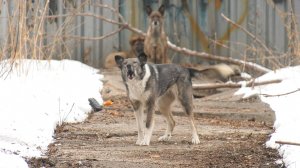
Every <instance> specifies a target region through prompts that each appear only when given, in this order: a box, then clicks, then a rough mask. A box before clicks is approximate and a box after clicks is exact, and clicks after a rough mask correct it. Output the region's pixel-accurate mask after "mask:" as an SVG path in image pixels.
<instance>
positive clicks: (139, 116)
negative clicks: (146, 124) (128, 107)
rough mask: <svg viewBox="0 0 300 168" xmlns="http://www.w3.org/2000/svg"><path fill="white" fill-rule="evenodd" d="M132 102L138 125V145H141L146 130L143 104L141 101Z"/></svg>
mask: <svg viewBox="0 0 300 168" xmlns="http://www.w3.org/2000/svg"><path fill="white" fill-rule="evenodd" d="M131 104H132V106H133V109H134V114H135V119H136V123H137V127H138V139H137V141H136V144H137V145H140V144H141V142H142V140H143V139H144V130H143V120H144V112H143V110H142V104H141V102H140V101H131Z"/></svg>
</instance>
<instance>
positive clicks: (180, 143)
mask: <svg viewBox="0 0 300 168" xmlns="http://www.w3.org/2000/svg"><path fill="white" fill-rule="evenodd" d="M108 78H109V75H108ZM111 78H112V79H115V77H114V76H111ZM119 80H120V79H118V80H114V82H113V83H114V84H113V85H112V84H111V83H110V82H107V83H106V84H105V86H107V87H109V88H110V89H112V90H113V91H115V90H118V89H120V88H118V87H117V86H118V84H116V85H115V83H118V82H119ZM114 87H117V89H116V88H114ZM104 89H105V88H104ZM104 98H105V99H112V100H113V101H114V104H113V105H112V106H109V107H106V108H105V109H104V110H102V111H101V112H97V113H92V114H91V115H90V117H89V118H88V119H87V120H86V121H85V122H83V123H75V124H64V125H63V126H62V127H59V128H58V129H57V130H56V134H55V140H56V141H55V143H53V144H51V145H49V150H48V153H47V157H46V158H38V159H36V158H32V159H30V160H29V161H28V163H29V164H30V167H41V166H45V167H57V168H60V167H62V168H64V167H119V168H122V167H126V168H127V167H128V168H141V167H281V166H282V165H276V164H275V161H276V160H277V159H279V158H280V157H279V155H278V153H277V151H276V150H273V149H268V148H266V147H265V142H266V141H267V139H268V137H269V135H270V134H271V133H272V132H273V130H272V127H271V126H272V115H271V113H272V111H271V110H270V108H269V107H268V106H267V105H266V104H263V103H262V102H261V101H260V100H259V99H251V100H249V101H241V100H240V99H238V98H233V96H232V91H227V92H226V93H221V94H218V95H214V96H208V97H206V98H203V99H196V100H195V107H196V109H195V113H196V114H195V118H196V121H195V123H196V125H197V129H198V133H199V135H200V141H201V143H200V144H199V145H192V144H191V143H190V141H191V134H190V125H189V123H188V119H187V117H185V116H184V114H183V113H182V112H181V111H180V109H179V108H178V107H176V106H175V108H174V110H175V112H174V113H175V115H176V116H175V121H176V127H175V130H174V134H173V137H172V139H171V140H170V141H169V142H159V141H158V140H157V139H158V137H159V136H161V135H163V133H164V130H165V127H166V123H165V122H164V120H163V119H162V117H161V116H160V115H159V114H158V115H156V120H155V121H156V123H155V128H154V132H153V137H152V141H151V145H150V146H137V145H135V141H136V138H137V128H136V123H135V118H134V114H133V112H132V108H131V106H130V104H129V102H128V100H127V98H126V97H125V94H124V92H123V91H122V88H121V89H120V90H119V91H118V92H117V93H114V94H111V95H109V96H107V95H104ZM180 114H183V115H180Z"/></svg>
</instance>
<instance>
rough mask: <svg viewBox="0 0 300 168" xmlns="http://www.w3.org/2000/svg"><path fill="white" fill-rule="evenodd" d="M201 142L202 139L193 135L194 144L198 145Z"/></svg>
mask: <svg viewBox="0 0 300 168" xmlns="http://www.w3.org/2000/svg"><path fill="white" fill-rule="evenodd" d="M199 143H200V140H199V138H198V137H193V138H192V144H194V145H197V144H199Z"/></svg>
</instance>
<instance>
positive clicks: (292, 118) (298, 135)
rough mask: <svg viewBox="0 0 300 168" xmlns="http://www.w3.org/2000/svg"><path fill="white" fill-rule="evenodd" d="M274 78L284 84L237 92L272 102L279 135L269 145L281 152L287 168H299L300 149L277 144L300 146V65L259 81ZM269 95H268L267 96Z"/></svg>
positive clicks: (274, 73) (281, 70) (264, 76)
mask: <svg viewBox="0 0 300 168" xmlns="http://www.w3.org/2000/svg"><path fill="white" fill-rule="evenodd" d="M272 79H282V82H281V83H278V84H270V85H265V86H258V87H255V89H254V90H252V89H250V88H241V89H240V90H239V91H237V93H238V94H240V93H243V94H246V95H248V96H250V95H252V94H259V95H260V97H261V99H262V101H264V102H266V103H268V104H269V105H270V107H271V108H272V109H273V110H274V111H275V115H276V121H275V123H274V128H275V132H274V133H273V134H272V136H271V138H270V140H269V141H268V142H267V143H266V145H267V147H271V148H276V149H278V151H279V153H280V155H281V156H282V157H283V162H284V164H285V165H286V166H287V167H289V168H297V167H300V146H295V145H279V144H277V143H275V141H287V142H295V143H300V108H299V107H300V91H297V90H299V89H300V66H297V67H288V68H283V69H280V70H276V71H274V72H270V73H267V74H265V75H263V76H261V77H259V78H258V79H257V80H258V81H265V80H272ZM294 91H296V92H294ZM285 93H290V94H285ZM265 94H266V95H268V96H263V95H265ZM277 95H280V96H277Z"/></svg>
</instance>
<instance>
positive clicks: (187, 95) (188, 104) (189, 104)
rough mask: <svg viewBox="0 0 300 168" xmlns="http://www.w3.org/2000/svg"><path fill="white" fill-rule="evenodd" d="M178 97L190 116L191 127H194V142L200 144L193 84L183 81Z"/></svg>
mask: <svg viewBox="0 0 300 168" xmlns="http://www.w3.org/2000/svg"><path fill="white" fill-rule="evenodd" d="M178 99H179V101H180V103H181V105H182V108H183V109H184V111H185V112H186V114H187V115H188V117H189V120H190V123H191V127H192V143H193V144H199V143H200V140H199V136H198V133H197V129H196V127H195V124H194V114H193V93H192V84H191V83H188V82H182V83H180V84H179V85H178Z"/></svg>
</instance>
